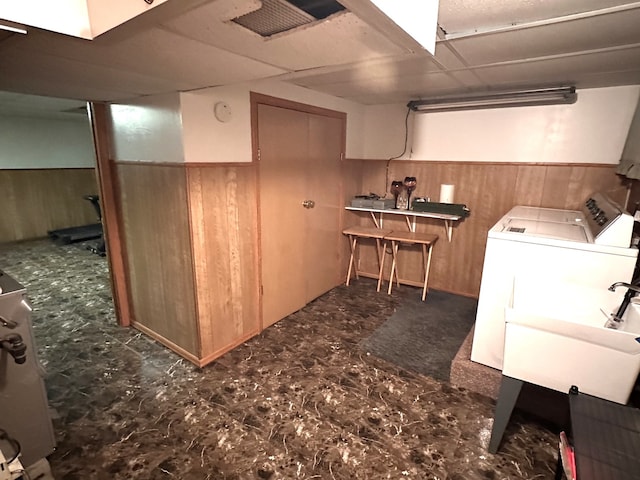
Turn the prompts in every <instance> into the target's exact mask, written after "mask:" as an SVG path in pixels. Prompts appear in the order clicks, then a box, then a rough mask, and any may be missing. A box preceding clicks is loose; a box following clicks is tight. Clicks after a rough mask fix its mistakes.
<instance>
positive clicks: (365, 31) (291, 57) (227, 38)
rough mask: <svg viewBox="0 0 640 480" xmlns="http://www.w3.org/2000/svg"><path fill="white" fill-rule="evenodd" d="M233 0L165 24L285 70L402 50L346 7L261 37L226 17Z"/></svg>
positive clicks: (169, 27) (198, 39) (389, 53)
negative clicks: (321, 17)
mask: <svg viewBox="0 0 640 480" xmlns="http://www.w3.org/2000/svg"><path fill="white" fill-rule="evenodd" d="M231 4H232V2H230V1H229V0H220V1H218V2H214V3H210V4H207V5H204V6H202V7H200V8H197V9H194V10H192V11H190V12H188V13H186V14H184V15H182V16H180V17H177V18H175V19H174V20H171V21H167V22H164V26H165V27H166V28H168V29H170V30H171V31H174V32H176V33H179V34H180V35H183V36H185V37H188V38H192V39H195V40H197V41H199V42H202V43H205V44H208V45H214V46H217V47H220V48H223V49H225V50H228V51H231V52H235V53H237V54H239V55H243V56H247V57H249V58H259V59H260V60H261V61H263V62H266V63H269V64H272V65H276V66H279V67H281V68H285V69H288V70H303V69H308V68H314V67H319V66H325V65H337V64H347V63H353V62H361V61H363V60H368V59H374V58H379V57H384V56H389V55H399V54H402V53H405V50H403V49H401V48H400V47H398V46H396V45H395V44H393V43H392V42H390V41H389V40H388V39H386V38H385V37H384V36H383V35H382V34H380V33H379V32H377V31H376V30H374V29H372V28H371V27H369V26H368V25H367V24H366V23H364V22H363V21H362V20H360V19H359V18H358V17H356V16H355V15H354V14H352V13H351V12H340V13H337V14H334V15H332V16H330V17H328V18H326V19H324V20H321V21H318V22H315V23H313V24H310V25H305V26H302V27H299V28H296V29H294V30H290V31H288V32H283V33H280V34H277V35H274V36H272V37H269V38H263V37H261V36H260V35H258V34H255V33H253V32H251V31H250V30H247V29H245V28H244V27H241V26H240V25H237V24H235V23H233V22H230V21H229V20H230V19H231V18H233V17H234V16H235V15H236V11H235V10H234V11H233V13H229V11H230V8H231Z"/></svg>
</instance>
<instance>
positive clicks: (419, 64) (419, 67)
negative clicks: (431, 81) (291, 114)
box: [283, 54, 439, 87]
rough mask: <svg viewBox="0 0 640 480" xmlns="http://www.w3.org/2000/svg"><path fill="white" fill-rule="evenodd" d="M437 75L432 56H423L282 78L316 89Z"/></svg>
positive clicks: (360, 64)
mask: <svg viewBox="0 0 640 480" xmlns="http://www.w3.org/2000/svg"><path fill="white" fill-rule="evenodd" d="M438 71H439V67H438V65H436V64H435V63H434V62H433V60H432V58H431V56H430V55H427V54H424V55H405V56H399V57H392V58H386V59H383V60H371V61H367V62H360V63H355V64H350V65H341V66H339V67H328V68H319V69H314V70H308V71H304V72H299V73H298V72H296V73H293V74H290V75H286V76H284V77H283V78H286V79H287V80H290V81H294V82H295V83H296V84H297V85H302V86H305V87H315V86H316V85H325V84H337V83H348V82H356V83H362V82H368V81H371V80H374V81H376V80H384V79H386V81H392V79H395V78H400V77H404V76H408V75H426V74H429V73H433V72H438ZM314 72H315V73H314Z"/></svg>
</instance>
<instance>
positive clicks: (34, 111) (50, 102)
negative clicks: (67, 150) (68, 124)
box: [0, 92, 86, 119]
mask: <svg viewBox="0 0 640 480" xmlns="http://www.w3.org/2000/svg"><path fill="white" fill-rule="evenodd" d="M85 105H86V102H84V101H79V100H68V99H64V98H53V97H43V96H39V95H38V96H36V95H26V94H19V93H9V92H0V115H6V116H24V117H47V118H50V117H59V118H73V119H76V118H77V117H78V114H77V112H80V111H81V109H82V108H83V107H84V106H85ZM85 118H86V114H85Z"/></svg>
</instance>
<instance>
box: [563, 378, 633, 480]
mask: <svg viewBox="0 0 640 480" xmlns="http://www.w3.org/2000/svg"><path fill="white" fill-rule="evenodd" d="M569 405H570V408H571V430H572V435H571V437H572V440H573V442H572V443H573V449H574V455H575V467H576V473H577V478H580V479H583V480H592V479H597V480H610V479H611V480H613V479H615V480H631V479H635V478H638V471H639V470H640V459H638V452H639V451H640V410H638V409H637V408H633V407H628V406H625V405H620V404H617V403H614V402H609V401H607V400H603V399H601V398H597V397H593V396H590V395H585V394H583V393H580V392H579V391H578V388H577V387H575V386H574V387H571V390H570V391H569ZM559 466H560V465H559ZM561 477H562V472H561V471H560V469H558V470H557V471H556V477H555V478H556V479H559V478H561Z"/></svg>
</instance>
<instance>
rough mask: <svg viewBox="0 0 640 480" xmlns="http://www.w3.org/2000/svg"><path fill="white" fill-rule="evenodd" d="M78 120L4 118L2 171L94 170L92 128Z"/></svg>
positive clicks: (0, 127) (84, 120)
mask: <svg viewBox="0 0 640 480" xmlns="http://www.w3.org/2000/svg"><path fill="white" fill-rule="evenodd" d="M78 117H80V118H78V119H69V120H67V119H51V118H30V117H0V145H2V148H0V169H27V168H78V167H80V168H93V167H94V166H95V164H96V155H95V151H94V148H93V138H92V134H91V127H90V126H89V121H88V119H87V118H86V116H80V115H78Z"/></svg>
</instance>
